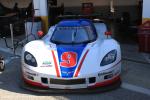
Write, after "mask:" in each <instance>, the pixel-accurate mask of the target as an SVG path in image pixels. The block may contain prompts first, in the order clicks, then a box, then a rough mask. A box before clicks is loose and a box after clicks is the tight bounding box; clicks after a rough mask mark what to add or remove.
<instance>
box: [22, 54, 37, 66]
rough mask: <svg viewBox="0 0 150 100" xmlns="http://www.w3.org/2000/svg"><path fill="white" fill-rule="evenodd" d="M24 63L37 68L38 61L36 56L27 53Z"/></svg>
mask: <svg viewBox="0 0 150 100" xmlns="http://www.w3.org/2000/svg"><path fill="white" fill-rule="evenodd" d="M24 61H25V63H26V64H28V65H30V66H34V67H37V62H36V59H35V58H34V56H33V55H32V54H31V53H29V52H27V51H26V52H25V53H24Z"/></svg>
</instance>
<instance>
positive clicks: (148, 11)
mask: <svg viewBox="0 0 150 100" xmlns="http://www.w3.org/2000/svg"><path fill="white" fill-rule="evenodd" d="M143 18H150V0H143Z"/></svg>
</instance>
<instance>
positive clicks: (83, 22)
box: [57, 19, 92, 27]
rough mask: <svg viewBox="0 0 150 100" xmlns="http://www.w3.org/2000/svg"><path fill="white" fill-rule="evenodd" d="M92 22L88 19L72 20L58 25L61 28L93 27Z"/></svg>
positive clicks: (63, 21)
mask: <svg viewBox="0 0 150 100" xmlns="http://www.w3.org/2000/svg"><path fill="white" fill-rule="evenodd" d="M91 24H92V22H91V21H90V20H88V19H74V20H73V19H71V20H62V21H60V22H59V23H58V25H57V26H59V27H83V26H91Z"/></svg>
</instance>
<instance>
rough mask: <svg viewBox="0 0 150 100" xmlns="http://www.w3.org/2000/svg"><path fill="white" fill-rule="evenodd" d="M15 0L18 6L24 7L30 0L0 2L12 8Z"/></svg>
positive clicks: (5, 0) (4, 0)
mask: <svg viewBox="0 0 150 100" xmlns="http://www.w3.org/2000/svg"><path fill="white" fill-rule="evenodd" d="M15 2H17V3H18V7H19V8H26V7H27V6H28V5H29V3H30V2H32V0H0V3H2V4H3V5H4V6H6V7H8V8H13V7H14V4H15Z"/></svg>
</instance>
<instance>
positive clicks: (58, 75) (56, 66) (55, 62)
mask: <svg viewBox="0 0 150 100" xmlns="http://www.w3.org/2000/svg"><path fill="white" fill-rule="evenodd" d="M52 55H53V59H54V64H55V69H56V74H57V77H60V73H59V69H58V65H57V60H56V57H55V54H54V51H53V50H52Z"/></svg>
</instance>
